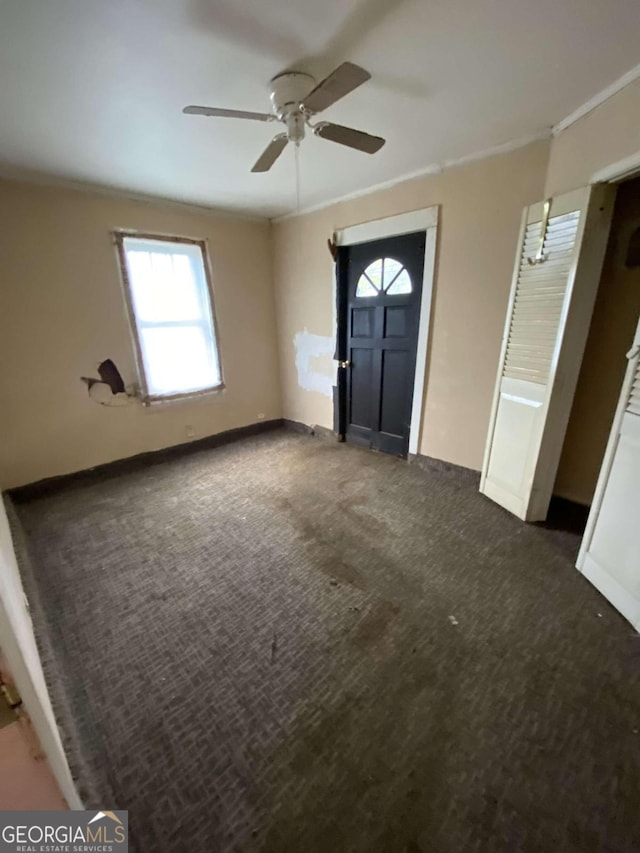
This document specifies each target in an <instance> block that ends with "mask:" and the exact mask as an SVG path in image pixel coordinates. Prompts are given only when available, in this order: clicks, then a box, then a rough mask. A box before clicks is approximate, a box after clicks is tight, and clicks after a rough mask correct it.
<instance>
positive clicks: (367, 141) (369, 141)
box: [313, 121, 385, 154]
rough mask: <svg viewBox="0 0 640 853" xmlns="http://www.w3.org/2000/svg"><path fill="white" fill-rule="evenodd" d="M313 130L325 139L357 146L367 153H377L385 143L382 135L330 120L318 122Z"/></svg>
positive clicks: (359, 149)
mask: <svg viewBox="0 0 640 853" xmlns="http://www.w3.org/2000/svg"><path fill="white" fill-rule="evenodd" d="M313 132H314V133H315V134H316V135H317V136H321V137H322V138H323V139H329V140H331V142H337V143H339V144H340V145H347V146H348V147H349V148H356V149H357V150H358V151H364V152H365V153H366V154H375V153H376V151H379V150H380V149H381V148H382V146H383V145H384V143H385V140H384V139H383V138H382V137H381V136H371V134H369V133H363V132H362V131H361V130H354V129H353V128H352V127H344V125H342V124H331V122H329V121H323V122H321V123H320V124H317V125H316V126H315V127H314V129H313Z"/></svg>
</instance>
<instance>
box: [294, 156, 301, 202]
mask: <svg viewBox="0 0 640 853" xmlns="http://www.w3.org/2000/svg"><path fill="white" fill-rule="evenodd" d="M294 148H295V157H296V213H297V214H300V143H299V142H296V144H295V146H294Z"/></svg>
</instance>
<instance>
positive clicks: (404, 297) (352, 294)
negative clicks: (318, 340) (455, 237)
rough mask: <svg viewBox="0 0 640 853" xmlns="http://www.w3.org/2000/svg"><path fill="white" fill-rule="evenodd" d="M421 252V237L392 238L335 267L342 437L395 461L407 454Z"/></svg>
mask: <svg viewBox="0 0 640 853" xmlns="http://www.w3.org/2000/svg"><path fill="white" fill-rule="evenodd" d="M424 247H425V233H424V232H419V233H417V234H404V235H402V236H400V237H387V238H385V239H384V240H375V241H372V242H370V243H361V244H359V245H355V246H345V247H343V248H341V249H340V258H339V265H338V271H339V272H338V286H339V290H340V291H341V293H339V299H340V305H341V306H342V312H343V313H344V316H343V317H342V318H341V320H342V322H341V323H340V326H341V333H342V335H343V347H341V350H342V352H343V353H344V355H345V356H346V359H345V360H344V361H346V365H345V366H344V367H342V368H341V372H342V374H343V375H342V376H341V377H340V379H341V381H340V383H339V387H340V389H341V393H342V395H343V400H341V403H342V406H341V409H342V412H343V418H342V420H343V424H342V431H343V432H344V435H345V438H346V440H347V441H351V442H354V443H356V444H360V445H363V446H365V447H370V448H373V449H375V450H382V451H384V452H385V453H394V454H396V455H398V456H406V454H407V451H408V449H409V429H410V426H411V404H412V397H413V383H414V375H415V366H416V346H417V341H418V322H419V317H420V297H421V293H422V272H423V267H424ZM340 296H341V297H342V298H340Z"/></svg>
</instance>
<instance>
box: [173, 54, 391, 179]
mask: <svg viewBox="0 0 640 853" xmlns="http://www.w3.org/2000/svg"><path fill="white" fill-rule="evenodd" d="M370 77H371V75H370V74H369V72H368V71H365V70H364V68H360V66H359V65H354V64H353V63H352V62H343V63H342V65H339V66H338V67H337V68H336V69H335V70H334V71H332V72H331V74H329V76H328V77H325V79H324V80H323V81H322V82H321V83H318V85H317V86H316V85H314V84H315V80H314V78H313V77H312V76H311V75H310V74H304V73H303V72H301V71H285V72H284V73H283V74H278V75H277V76H276V77H274V78H273V79H272V80H271V82H270V84H269V87H270V97H271V104H272V108H273V111H272V112H270V113H253V112H247V111H245V110H227V109H220V108H218V107H198V106H193V105H192V106H188V107H185V108H184V109H183V110H182V112H183V113H186V114H187V115H197V116H214V117H219V118H243V119H250V120H251V121H279V122H281V123H282V124H284V125H286V128H287V129H286V131H285V132H284V133H279V134H278V135H277V136H274V137H273V139H272V140H271V142H270V143H269V145H267V147H266V149H265V150H264V151H263V152H262V154H261V155H260V157H258V160H257V161H256V163H255V165H254V167H253V169H252V170H251V171H252V172H268V171H269V169H270V168H271V167H272V166H273V164H274V163H275V161H276V160H277V159H278V157H279V156H280V154H282V152H283V151H284V149H285V147H286V146H287V144H288V143H289V142H293V143H294V144H295V145H299V144H300V142H301V141H302V140H303V139H304V135H305V128H306V127H309V128H310V129H311V130H312V131H313V132H314V133H315V134H316V136H321V137H322V138H323V139H328V140H329V141H330V142H337V143H339V144H340V145H346V146H348V147H349V148H355V149H357V150H358V151H364V152H365V153H366V154H375V153H376V151H379V150H380V149H381V148H382V146H383V145H384V143H385V140H384V139H382V137H380V136H371V135H370V134H368V133H363V132H362V131H361V130H354V129H353V128H351V127H344V125H341V124H332V123H331V122H329V121H320V122H318V123H317V124H311V117H312V116H314V115H315V114H316V113H319V112H321V111H322V110H326V109H327V107H330V106H331V105H332V104H335V102H336V101H339V100H340V98H344V96H345V95H348V94H349V92H353V90H354V89H357V88H358V86H361V85H362V84H363V83H366V82H367V80H369V78H370Z"/></svg>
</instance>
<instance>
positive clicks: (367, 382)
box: [349, 347, 373, 431]
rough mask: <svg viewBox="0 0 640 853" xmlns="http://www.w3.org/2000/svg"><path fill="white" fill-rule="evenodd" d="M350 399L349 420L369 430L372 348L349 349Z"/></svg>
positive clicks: (371, 417)
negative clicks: (350, 369)
mask: <svg viewBox="0 0 640 853" xmlns="http://www.w3.org/2000/svg"><path fill="white" fill-rule="evenodd" d="M350 362H351V366H352V373H351V400H350V403H351V405H350V412H349V413H350V417H349V422H350V423H351V424H353V426H357V427H359V428H360V429H367V430H369V431H371V427H372V424H373V412H372V405H371V403H372V401H371V386H372V384H373V350H371V349H356V348H355V347H354V348H352V349H351V355H350Z"/></svg>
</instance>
